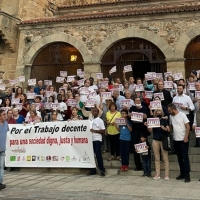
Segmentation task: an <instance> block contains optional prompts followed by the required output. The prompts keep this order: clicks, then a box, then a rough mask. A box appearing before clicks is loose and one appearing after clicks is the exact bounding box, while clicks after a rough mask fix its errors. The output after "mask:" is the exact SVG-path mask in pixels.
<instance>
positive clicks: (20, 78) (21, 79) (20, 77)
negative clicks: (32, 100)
mask: <svg viewBox="0 0 200 200" xmlns="http://www.w3.org/2000/svg"><path fill="white" fill-rule="evenodd" d="M17 80H18V82H21V83H24V82H25V76H19V77H18V78H17Z"/></svg>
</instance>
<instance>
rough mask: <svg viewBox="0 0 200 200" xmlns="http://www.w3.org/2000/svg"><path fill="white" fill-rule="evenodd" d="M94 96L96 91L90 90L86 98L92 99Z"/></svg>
mask: <svg viewBox="0 0 200 200" xmlns="http://www.w3.org/2000/svg"><path fill="white" fill-rule="evenodd" d="M96 96H97V93H96V92H90V93H89V94H88V99H94V98H95V97H96Z"/></svg>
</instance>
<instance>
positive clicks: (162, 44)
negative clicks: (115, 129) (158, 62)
mask: <svg viewBox="0 0 200 200" xmlns="http://www.w3.org/2000/svg"><path fill="white" fill-rule="evenodd" d="M129 37H135V38H142V39H145V40H148V41H150V42H152V43H153V44H155V45H156V46H157V47H158V48H159V49H160V50H161V51H162V52H163V54H164V55H165V57H166V59H172V58H173V57H174V54H173V51H172V49H171V48H170V46H169V45H168V44H167V42H166V41H165V40H164V39H162V38H161V37H160V36H158V35H156V34H155V33H152V32H150V31H146V30H139V29H135V28H134V27H130V28H127V29H123V30H120V31H117V32H115V33H113V34H112V35H110V36H109V37H108V38H106V39H105V40H104V41H103V42H102V43H101V44H100V45H99V46H98V47H97V48H96V49H95V51H94V54H93V56H92V60H93V61H94V62H95V61H96V62H101V59H102V57H103V55H104V54H105V52H106V51H107V50H108V49H109V48H110V47H111V46H112V45H113V44H115V43H116V42H117V41H119V40H121V39H124V38H129Z"/></svg>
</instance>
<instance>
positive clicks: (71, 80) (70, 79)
mask: <svg viewBox="0 0 200 200" xmlns="http://www.w3.org/2000/svg"><path fill="white" fill-rule="evenodd" d="M74 77H75V76H68V77H67V82H68V83H71V82H73V81H74Z"/></svg>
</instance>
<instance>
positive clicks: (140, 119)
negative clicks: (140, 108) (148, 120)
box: [131, 112, 143, 122]
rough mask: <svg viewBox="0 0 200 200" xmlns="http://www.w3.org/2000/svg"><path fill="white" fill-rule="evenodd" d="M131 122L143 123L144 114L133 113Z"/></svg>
mask: <svg viewBox="0 0 200 200" xmlns="http://www.w3.org/2000/svg"><path fill="white" fill-rule="evenodd" d="M131 120H132V121H136V122H143V113H138V112H132V113H131Z"/></svg>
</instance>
